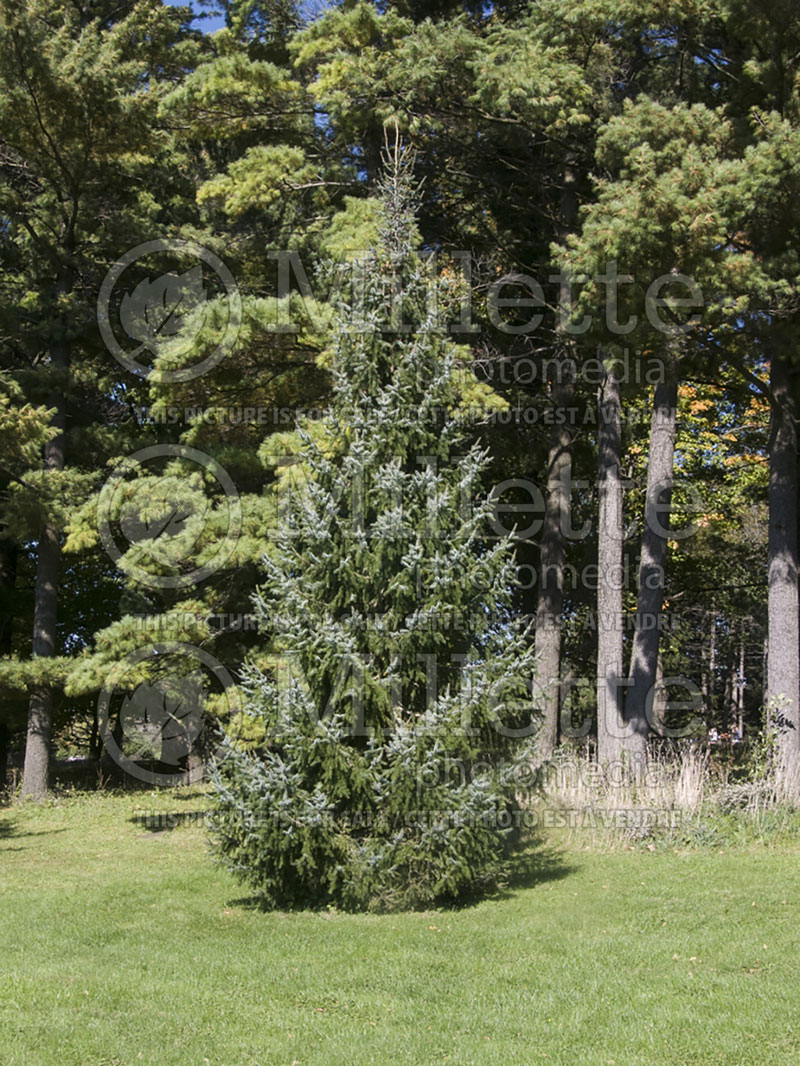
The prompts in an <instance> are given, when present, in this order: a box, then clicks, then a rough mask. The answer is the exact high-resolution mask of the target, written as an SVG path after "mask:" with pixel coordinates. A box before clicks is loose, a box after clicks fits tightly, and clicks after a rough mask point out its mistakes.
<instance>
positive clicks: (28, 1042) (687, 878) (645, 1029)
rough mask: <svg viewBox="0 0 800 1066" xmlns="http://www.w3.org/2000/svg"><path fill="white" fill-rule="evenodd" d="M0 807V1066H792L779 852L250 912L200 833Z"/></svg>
mask: <svg viewBox="0 0 800 1066" xmlns="http://www.w3.org/2000/svg"><path fill="white" fill-rule="evenodd" d="M204 803H205V798H204V797H203V796H202V794H199V793H188V794H186V793H184V794H183V795H180V794H174V793H173V794H167V793H159V794H153V795H150V794H142V793H139V794H123V795H113V796H110V795H97V796H82V797H75V798H74V799H68V800H61V801H59V802H57V803H55V804H52V805H50V806H46V807H43V808H37V807H33V806H31V807H23V808H18V807H16V808H10V809H7V810H4V811H0V853H1V854H0V885H1V886H2V906H0V973H1V974H2V979H1V981H0V1034H2V1036H0V1063H2V1066H138V1064H140V1063H141V1064H146V1066H206V1064H211V1066H292V1064H294V1066H362V1064H368V1063H376V1064H381V1066H383V1064H385V1066H395V1064H409V1066H410V1064H414V1066H417V1064H419V1066H423V1064H425V1066H427V1064H433V1063H452V1064H458V1066H469V1064H472V1063H475V1064H478V1063H479V1064H493V1066H494V1064H496V1066H529V1064H531V1063H538V1062H542V1063H548V1064H558V1066H584V1064H585V1066H606V1064H611V1066H690V1064H703V1066H706V1064H708V1066H710V1064H719V1066H758V1064H764V1066H795V1064H796V1063H798V1062H800V1014H798V1010H797V1002H798V988H800V961H799V960H800V862H798V859H799V858H800V850H798V849H797V848H794V847H792V846H791V845H786V846H784V847H781V848H775V847H769V848H767V847H759V846H755V845H753V846H750V845H743V846H741V847H738V848H737V849H735V850H731V849H727V850H719V849H717V850H714V851H711V850H704V849H699V850H692V851H686V852H683V853H675V852H668V851H657V852H649V851H647V850H643V849H637V850H624V851H622V850H621V851H616V852H610V853H602V854H598V853H594V852H588V851H578V850H572V851H564V852H563V853H562V854H561V856H560V858H559V859H557V860H556V861H553V860H552V858H551V859H550V860H549V861H548V862H547V863H546V864H544V865H543V870H542V875H541V877H540V878H539V879H538V880H537V881H535V882H534V883H532V884H530V885H529V886H527V887H523V888H515V889H513V890H510V891H509V892H508V893H507V894H506V895H505V896H503V897H502V898H498V899H493V900H488V901H484V902H482V903H480V904H478V905H475V906H471V907H465V908H463V909H459V910H440V911H436V912H427V913H417V914H406V915H399V916H398V915H391V916H385V917H381V916H353V915H342V914H336V913H328V912H323V913H292V914H278V913H267V914H264V913H260V912H259V911H257V910H255V909H253V908H252V907H251V906H250V905H249V904H248V902H247V900H246V899H243V896H244V895H245V893H244V892H243V890H242V889H241V887H240V886H238V885H237V884H236V883H235V882H234V881H233V880H232V879H231V878H230V876H229V875H228V874H227V873H226V872H225V871H224V870H222V869H220V868H219V867H217V866H215V865H214V864H213V863H212V862H211V860H210V858H209V857H208V854H207V852H206V848H205V839H204V832H203V829H202V827H201V826H198V825H191V826H188V827H179V828H176V829H174V830H168V831H164V832H152V831H149V830H147V829H146V828H144V827H143V826H142V825H141V824H138V823H137V822H136V821H135V814H136V810H135V808H136V807H137V805H138V806H139V807H140V808H144V809H148V810H152V809H155V808H156V807H158V808H161V809H169V810H176V811H180V810H183V811H196V810H199V809H200V808H202V806H203V805H204Z"/></svg>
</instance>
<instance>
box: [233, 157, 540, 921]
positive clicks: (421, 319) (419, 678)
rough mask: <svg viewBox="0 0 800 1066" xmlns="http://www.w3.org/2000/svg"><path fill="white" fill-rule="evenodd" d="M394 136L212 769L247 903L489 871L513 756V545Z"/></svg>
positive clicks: (365, 898) (511, 798) (417, 891)
mask: <svg viewBox="0 0 800 1066" xmlns="http://www.w3.org/2000/svg"><path fill="white" fill-rule="evenodd" d="M410 172H411V160H410V157H409V154H408V153H407V152H405V151H403V150H398V151H397V152H396V153H395V155H394V159H393V162H392V164H391V166H390V168H389V172H388V176H387V177H385V178H384V180H383V183H382V187H381V204H382V219H383V221H382V229H381V238H380V241H379V245H378V248H377V249H376V250H375V251H374V252H373V253H371V254H370V255H369V256H368V257H367V258H366V259H362V260H361V261H360V263H359V265H358V270H357V272H356V273H357V277H356V279H355V283H354V284H353V285H352V287H351V288H350V289H349V292H348V293H347V294H346V295H343V296H341V297H340V298H339V300H338V309H337V314H338V320H337V328H336V332H335V336H334V341H333V378H334V399H333V403H332V406H331V409H330V412H329V414H328V415H327V416H326V418H325V419H324V420H323V421H322V423H321V424H319V425H318V426H316V427H315V429H314V432H313V433H305V434H304V437H303V439H304V444H303V448H302V450H301V453H300V456H299V459H300V462H299V464H298V466H297V468H296V472H297V475H298V476H297V477H295V478H294V484H295V487H296V491H295V492H294V494H293V495H292V496H291V497H290V498H289V499H288V500H284V501H283V506H282V509H281V514H282V517H281V521H280V524H279V526H278V528H277V530H276V532H275V536H274V539H273V542H272V544H271V545H270V550H269V553H268V555H267V557H266V559H265V563H266V566H267V575H268V577H267V581H266V583H265V584H264V586H263V587H262V588H261V589H260V590H259V591H258V593H257V595H256V598H255V601H254V602H255V608H256V613H257V615H258V617H259V619H260V624H261V627H262V629H263V631H264V632H265V633H266V634H267V635H268V636H269V637H270V638H271V640H272V651H273V657H272V661H271V664H265V663H263V662H262V663H252V664H251V665H250V668H249V670H248V673H247V678H246V681H245V690H246V693H247V700H248V712H249V714H250V716H252V718H253V719H254V721H255V722H256V723H257V725H258V727H259V729H260V733H261V736H262V738H263V739H262V741H261V743H260V745H259V747H258V748H256V749H252V748H251V749H249V750H248V749H243V748H242V747H240V746H237V745H236V744H234V743H233V742H231V741H227V742H226V745H225V755H224V756H223V757H222V758H221V759H220V760H219V761H218V763H217V764H216V766H215V768H214V771H213V780H214V784H215V787H216V805H215V812H214V817H213V823H212V836H213V839H214V842H215V847H216V850H217V851H218V853H219V854H220V855H221V857H222V858H223V860H224V861H225V862H226V863H227V865H228V866H229V867H230V868H231V869H232V870H233V871H234V872H235V873H236V874H237V875H238V876H239V877H241V879H242V880H244V881H246V882H247V883H249V884H250V885H251V886H252V887H253V888H255V890H256V891H257V892H258V894H259V895H260V896H261V898H262V899H263V901H264V902H265V904H267V905H272V906H277V905H292V904H298V903H325V902H332V903H335V904H337V905H341V906H344V907H348V908H360V907H373V908H393V907H401V906H418V905H425V904H430V903H432V902H434V901H436V900H438V899H442V898H452V897H456V896H459V895H462V894H464V893H465V892H468V891H475V890H479V889H485V888H487V887H489V886H492V885H494V884H496V883H497V882H498V880H499V879H500V878H502V877H503V875H504V873H505V872H506V870H507V869H508V863H509V861H510V852H509V845H510V844H511V843H512V841H513V839H514V838H515V836H518V834H515V832H514V825H515V822H516V823H517V824H518V823H519V818H515V817H514V813H513V809H514V807H515V798H516V793H517V791H518V788H519V785H520V779H521V776H522V777H523V778H524V776H525V773H526V771H527V769H528V768H529V766H530V762H531V757H532V754H533V745H534V739H533V733H534V729H535V722H534V720H533V714H532V710H531V699H530V695H529V686H530V681H531V677H532V653H531V651H530V648H529V640H528V638H527V636H526V634H524V633H522V632H521V631H520V628H519V626H517V625H515V623H514V620H513V618H512V615H511V610H510V608H511V593H512V586H513V581H514V578H513V566H512V554H511V547H510V543H509V540H508V539H507V538H501V539H491V536H490V517H491V512H490V504H489V501H488V499H483V500H478V502H476V500H477V499H478V498H477V490H478V485H479V481H480V477H481V473H482V471H484V470H485V467H486V462H487V456H486V453H485V452H484V451H483V449H482V448H481V447H480V444H479V443H478V442H477V441H473V442H472V443H471V444H470V442H469V441H468V440H467V432H466V427H465V425H464V421H463V419H461V418H459V417H458V414H457V408H458V401H459V397H460V391H459V382H458V373H457V368H458V357H457V352H456V350H455V349H454V346H453V345H452V343H451V342H450V341H449V339H448V338H447V336H446V334H445V332H444V330H443V329H442V327H441V322H442V317H441V316H442V312H441V309H440V307H437V303H438V302H439V301H440V300H444V299H446V295H447V294H446V291H445V290H444V289H443V287H442V285H441V284H440V283H434V282H433V281H432V280H431V278H430V277H429V275H428V271H427V270H426V267H425V265H424V264H423V262H422V261H421V260H420V258H419V257H417V256H415V255H414V254H413V248H414V233H415V225H414V214H413V204H414V196H415V193H414V188H413V184H412V180H411V177H410Z"/></svg>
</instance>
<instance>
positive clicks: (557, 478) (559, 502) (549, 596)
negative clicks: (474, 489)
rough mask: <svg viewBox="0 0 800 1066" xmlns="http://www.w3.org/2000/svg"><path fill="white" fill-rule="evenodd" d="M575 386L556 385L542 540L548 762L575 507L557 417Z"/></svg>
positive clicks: (539, 645)
mask: <svg viewBox="0 0 800 1066" xmlns="http://www.w3.org/2000/svg"><path fill="white" fill-rule="evenodd" d="M572 395H573V384H572V381H571V380H563V381H561V382H555V383H554V384H553V391H552V398H553V405H554V408H555V414H556V418H555V420H554V423H553V426H552V430H551V434H550V450H549V454H548V458H547V497H546V500H545V514H544V525H543V527H542V534H541V539H540V544H541V550H540V557H539V573H540V585H539V602H538V604H537V607H536V672H537V687H538V689H539V708H540V710H541V712H542V724H541V727H540V731H539V755H540V756H541V757H542V758H543V759H549V758H550V756H551V755H552V754H553V751H554V750H555V746H556V744H557V742H558V721H559V710H560V707H559V694H560V679H561V619H562V612H563V606H564V560H565V544H564V533H565V530H566V528H567V518H568V515H569V507H570V498H569V497H570V482H571V478H572V450H571V449H572V437H571V435H570V432H569V427H568V425H567V422H566V419H565V420H564V424H563V425H559V424H558V423H559V419H558V412H559V410H563V408H565V407H567V406H568V405H569V403H570V401H571V399H572Z"/></svg>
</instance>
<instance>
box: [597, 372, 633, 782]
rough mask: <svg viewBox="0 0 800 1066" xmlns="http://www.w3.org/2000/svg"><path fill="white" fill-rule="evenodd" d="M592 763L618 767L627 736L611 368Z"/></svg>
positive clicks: (604, 406)
mask: <svg viewBox="0 0 800 1066" xmlns="http://www.w3.org/2000/svg"><path fill="white" fill-rule="evenodd" d="M598 405H599V419H598V431H597V444H598V464H597V467H598V468H597V480H598V496H599V511H598V526H597V758H598V760H599V762H600V764H601V766H602V765H608V764H609V763H614V762H617V761H618V760H619V759H620V757H621V754H622V751H623V748H624V746H625V740H626V736H627V733H628V730H627V727H626V724H625V720H624V718H623V706H622V679H623V657H622V656H623V653H622V621H623V614H622V584H623V582H622V573H623V569H622V533H623V527H622V514H623V507H622V504H623V499H622V480H621V478H620V460H621V451H622V400H621V389H620V383H619V380H618V379H617V377H616V376H615V374H614V372H613V370H612V369H611V368H609V369H608V371H607V373H606V377H605V380H604V382H603V384H602V385H601V386H600V392H599V397H598Z"/></svg>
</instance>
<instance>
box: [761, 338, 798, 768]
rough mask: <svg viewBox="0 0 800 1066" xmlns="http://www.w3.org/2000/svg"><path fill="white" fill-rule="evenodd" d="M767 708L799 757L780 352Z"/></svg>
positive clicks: (789, 407) (792, 412) (792, 456)
mask: <svg viewBox="0 0 800 1066" xmlns="http://www.w3.org/2000/svg"><path fill="white" fill-rule="evenodd" d="M770 387H771V390H772V396H773V405H772V417H771V427H770V448H769V455H770V467H769V543H768V557H769V596H768V607H767V613H768V631H769V655H768V659H767V704H768V708H769V712H770V717H771V720H772V724H773V726H774V727H775V728H777V731H778V737H779V742H780V745H781V748H782V750H783V752H784V753H785V754H786V755H787V756H789V757H790V758H791V759H795V758H797V755H798V750H799V747H800V745H799V743H798V724H799V723H798V706H800V662H798V654H799V650H800V640H799V639H798V590H797V405H796V402H795V396H794V391H793V388H792V379H791V372H790V368H789V365H788V363H787V361H786V360H785V358H784V356H783V355H782V354H781V353H775V354H774V355H773V359H772V366H771V370H770Z"/></svg>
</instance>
